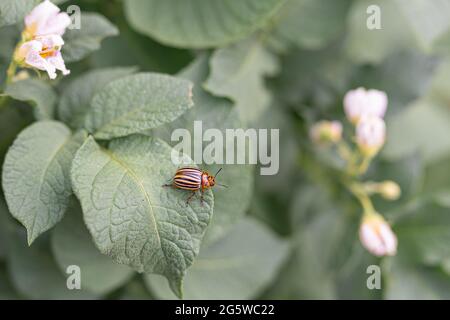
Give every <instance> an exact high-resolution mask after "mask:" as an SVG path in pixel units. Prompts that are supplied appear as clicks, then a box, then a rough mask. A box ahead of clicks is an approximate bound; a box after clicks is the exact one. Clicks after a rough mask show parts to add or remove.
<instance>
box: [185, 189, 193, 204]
mask: <svg viewBox="0 0 450 320" xmlns="http://www.w3.org/2000/svg"><path fill="white" fill-rule="evenodd" d="M193 196H195V191H193V192H192V194H191V195H190V196H189V197H188V198H187V200H186V205H188V204H189V201H191V199H192V197H193Z"/></svg>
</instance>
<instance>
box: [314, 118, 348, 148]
mask: <svg viewBox="0 0 450 320" xmlns="http://www.w3.org/2000/svg"><path fill="white" fill-rule="evenodd" d="M310 137H311V140H312V141H313V142H315V143H319V144H326V143H336V142H338V141H339V140H341V138H342V124H341V123H340V122H339V121H326V120H322V121H319V122H317V123H316V124H315V125H314V126H313V127H312V128H311V130H310Z"/></svg>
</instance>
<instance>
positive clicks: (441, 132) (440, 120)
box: [382, 99, 450, 163]
mask: <svg viewBox="0 0 450 320" xmlns="http://www.w3.org/2000/svg"><path fill="white" fill-rule="evenodd" d="M449 127H450V112H449V110H447V108H445V107H444V106H441V105H438V104H436V103H434V102H432V101H430V99H425V100H418V101H416V102H414V103H413V104H412V105H411V106H409V107H408V108H407V109H406V110H405V111H404V112H400V113H398V114H396V115H395V116H393V117H391V118H389V119H388V121H387V136H388V138H387V143H386V146H385V147H384V149H383V151H382V154H383V156H384V157H386V158H388V159H390V160H395V159H399V158H401V157H403V156H406V155H409V154H411V153H414V152H415V151H417V152H419V155H420V156H421V157H422V158H423V160H424V162H425V163H427V162H430V161H435V160H438V159H439V158H442V157H444V156H446V155H447V154H449V152H450V136H449V135H448V128H449Z"/></svg>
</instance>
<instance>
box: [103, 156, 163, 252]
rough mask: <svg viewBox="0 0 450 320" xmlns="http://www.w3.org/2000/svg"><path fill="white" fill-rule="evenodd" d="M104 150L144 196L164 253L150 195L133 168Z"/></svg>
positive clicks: (159, 244)
mask: <svg viewBox="0 0 450 320" xmlns="http://www.w3.org/2000/svg"><path fill="white" fill-rule="evenodd" d="M104 151H105V153H106V154H107V155H108V156H109V157H110V158H111V159H112V160H113V161H115V162H116V163H117V164H118V165H119V166H120V167H122V168H123V169H124V170H125V172H126V173H127V174H129V175H130V176H131V178H132V179H133V180H135V182H136V184H137V185H138V187H139V189H140V190H141V192H142V193H143V194H144V198H145V200H146V202H147V204H148V206H149V207H150V218H151V220H152V222H153V225H154V229H155V231H156V238H157V239H158V246H159V247H160V248H161V251H162V253H163V254H164V250H163V248H162V243H161V236H160V233H159V229H158V224H157V221H156V216H155V212H154V210H153V204H152V202H151V201H150V197H149V196H148V194H147V191H146V190H145V188H144V185H143V183H142V182H141V180H140V179H139V177H138V175H137V174H136V173H135V172H134V171H133V169H131V168H130V167H129V166H127V164H126V163H125V162H123V161H122V160H121V159H119V158H118V157H117V156H116V155H114V153H112V152H111V151H109V150H104ZM164 256H165V254H164Z"/></svg>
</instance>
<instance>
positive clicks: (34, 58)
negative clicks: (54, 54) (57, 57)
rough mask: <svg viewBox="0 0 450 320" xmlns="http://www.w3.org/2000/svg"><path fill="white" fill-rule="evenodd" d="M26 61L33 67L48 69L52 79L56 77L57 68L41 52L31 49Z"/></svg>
mask: <svg viewBox="0 0 450 320" xmlns="http://www.w3.org/2000/svg"><path fill="white" fill-rule="evenodd" d="M25 63H26V64H27V65H29V66H31V67H34V68H36V69H39V70H43V71H47V73H48V76H49V77H50V79H55V78H56V68H55V66H53V65H52V64H51V63H49V62H48V61H47V60H45V59H44V58H42V57H41V55H40V54H39V52H36V51H30V52H28V54H27V56H26V58H25Z"/></svg>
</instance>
